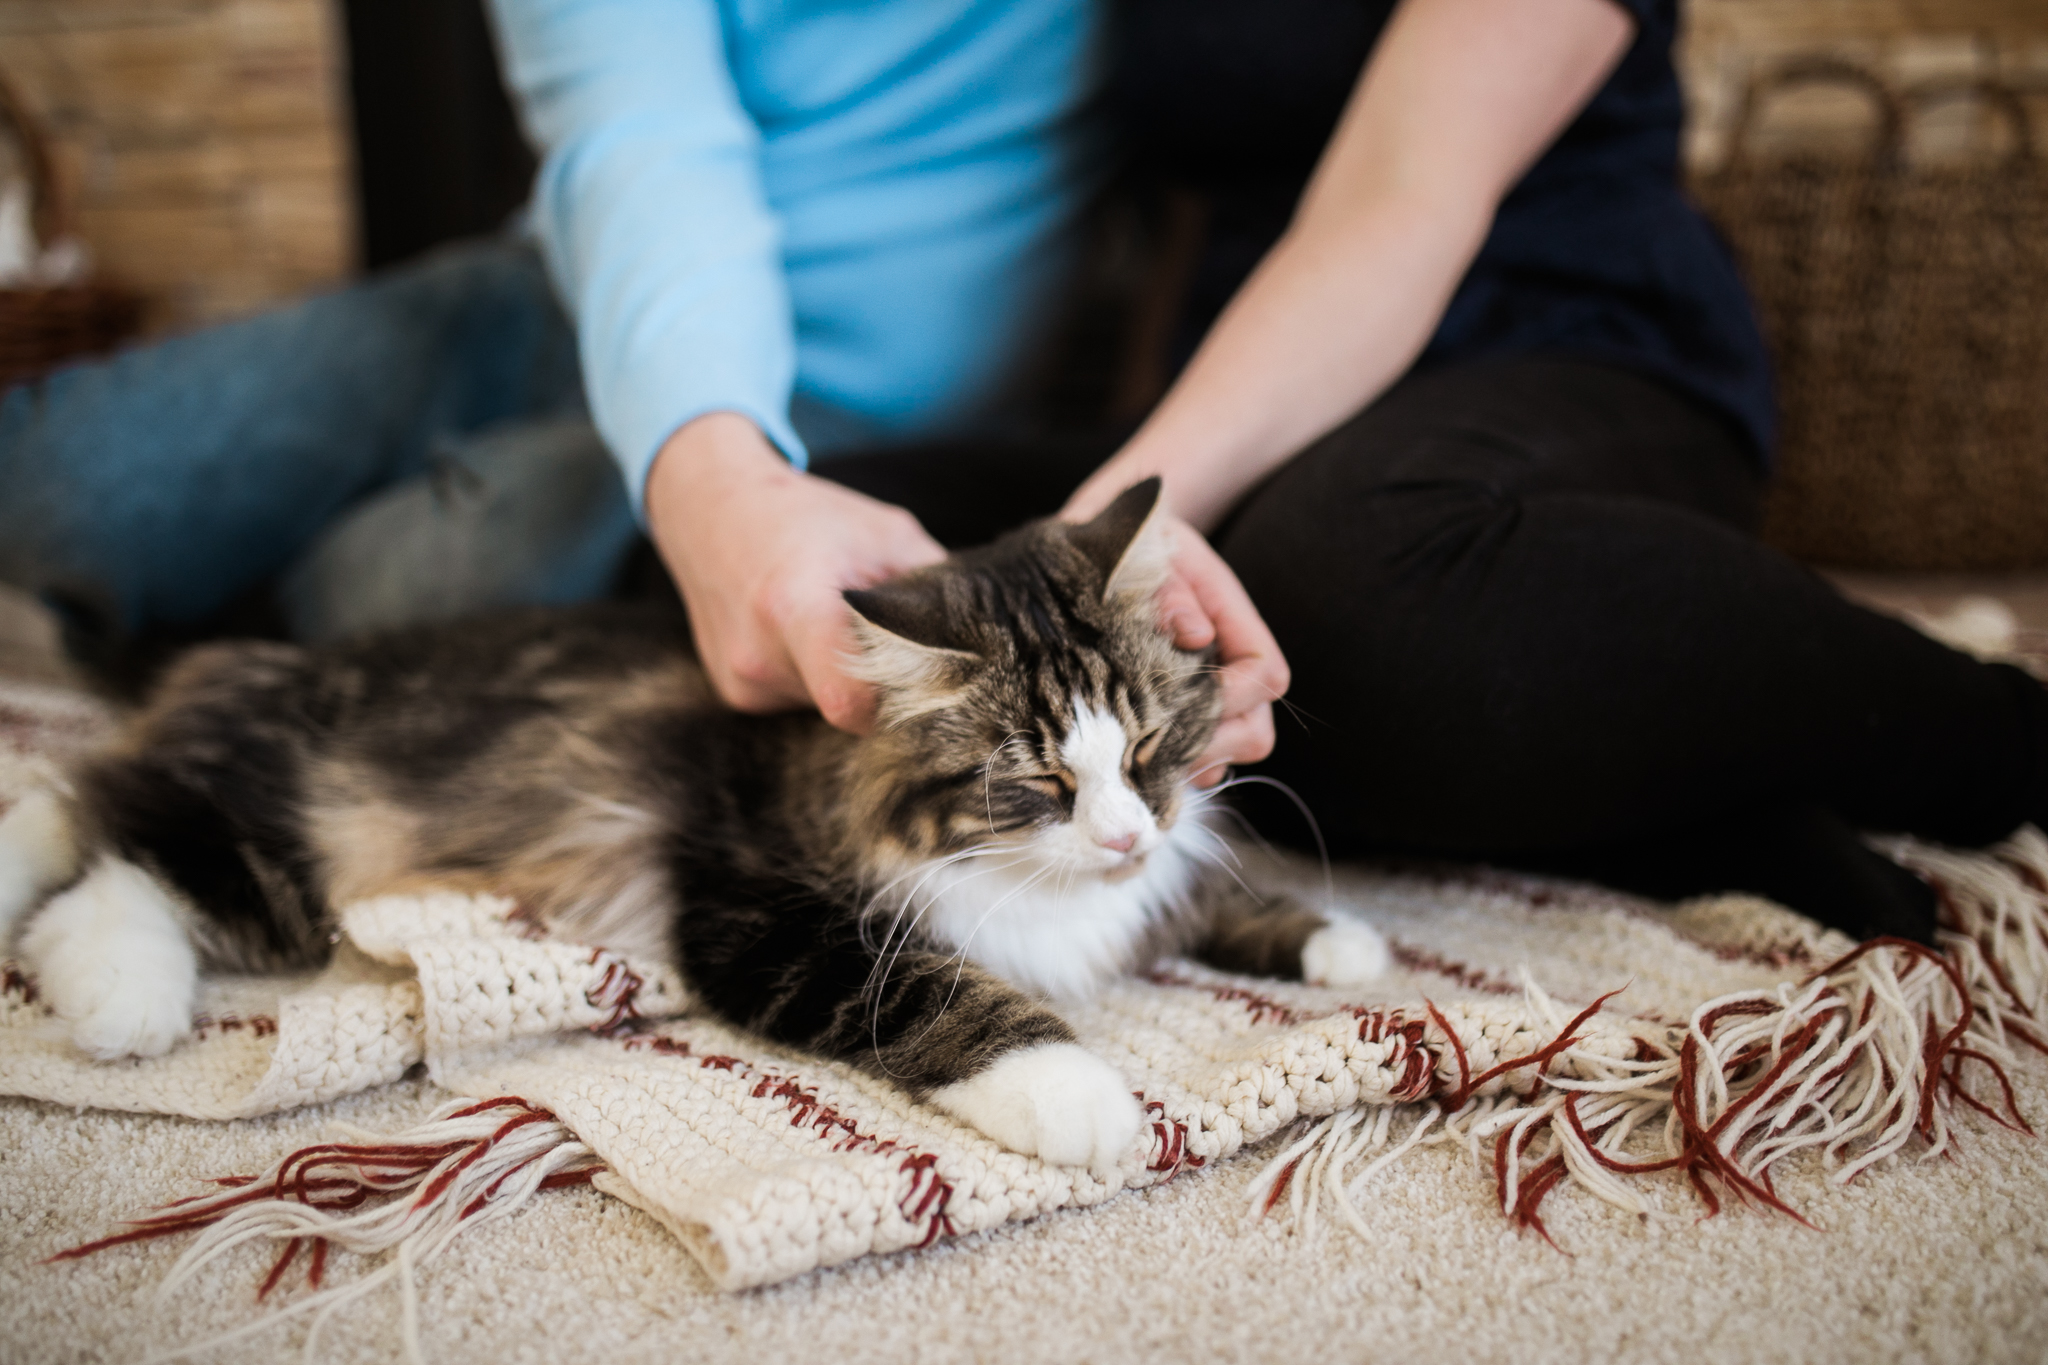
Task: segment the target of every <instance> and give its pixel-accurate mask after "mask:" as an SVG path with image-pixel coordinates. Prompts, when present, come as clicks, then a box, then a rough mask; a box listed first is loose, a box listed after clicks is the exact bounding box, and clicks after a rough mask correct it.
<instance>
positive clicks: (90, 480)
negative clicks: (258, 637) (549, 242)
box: [0, 241, 635, 641]
mask: <svg viewBox="0 0 2048 1365" xmlns="http://www.w3.org/2000/svg"><path fill="white" fill-rule="evenodd" d="M634 535H635V529H634V524H633V518H632V513H631V509H630V506H629V504H628V500H627V497H626V491H625V488H624V486H623V485H622V483H621V481H620V478H619V475H618V472H617V470H616V468H615V467H614V466H613V464H612V462H611V460H610V459H609V457H608V456H607V455H606V453H605V451H604V448H603V446H602V444H601V443H600V442H599V441H598V438H597V435H596V433H595V431H594V430H593V429H592V428H591V425H590V422H589V419H588V416H587V414H586V410H585V406H584V398H583V387H582V382H581V380H580V378H579V376H578V372H577V360H576V343H575V337H574V335H573V333H572V331H571V329H570V326H569V322H568V319H567V318H566V317H565V316H564V315H563V313H562V310H561V307H560V305H559V304H558V303H557V301H556V299H555V296H554V294H553V291H552V290H551V288H550V286H549V284H548V281H547V277H546V273H545V271H544V270H543V268H542V266H541V263H540V261H539V258H538V256H537V255H536V254H535V253H534V252H533V251H532V250H531V249H530V248H528V247H526V246H524V245H521V244H518V243H513V242H505V241H489V242H481V243H474V244H465V245H462V246H457V247H453V248H449V249H445V250H443V251H441V252H438V253H436V254H434V255H432V256H429V257H427V258H425V259H423V260H421V261H419V262H417V263H415V264H412V265H409V266H406V267H403V268H401V269H398V270H395V271H392V272H390V273H388V274H384V275H381V276H378V277H375V278H373V279H371V280H368V281H366V282H364V283H362V284H358V285H355V286H353V287H350V288H347V289H343V290H341V291H339V292H337V293H333V294H328V295H324V296H322V297H318V298H314V299H311V300H308V301H306V302H303V303H299V304H296V305H294V306H291V307H288V308H285V309H282V310H280V311H277V312H272V313H267V314H264V315H262V316H260V317H256V318H252V319H249V320H248V321H245V322H238V323H233V324H229V325H227V326H222V327H215V328H211V329H209V330H206V331H202V332H197V333H194V334H191V335H188V336H181V337H175V338H172V339H170V340H167V341H162V342H159V343H156V344H154V345H150V346H144V347H139V348H136V349H133V350H129V351H124V352H122V353H120V354H118V355H115V356H112V357H110V358H108V359H106V360H102V361H94V362H89V363H86V364H81V365H75V366H71V367H69V368H67V369H64V370H60V371H58V372H57V373H55V374H53V375H50V376H49V377H48V378H46V379H44V380H42V381H40V382H38V383H33V384H27V385H22V386H18V387H16V388H14V389H11V390H9V391H8V392H6V393H5V395H4V396H0V581H5V582H8V583H12V584H14V585H16V586H18V587H21V588H25V589H27V590H29V591H30V592H33V593H35V594H37V595H38V596H40V597H42V598H43V599H44V600H45V601H47V602H50V603H51V604H52V605H53V606H56V607H57V608H58V610H59V612H60V614H62V615H63V616H64V617H65V619H66V625H67V627H68V628H69V629H70V630H71V631H72V632H73V633H74V638H77V637H81V636H82V637H83V638H85V639H86V640H88V641H89V640H90V639H91V638H92V637H94V636H99V637H103V638H105V639H111V640H121V639H127V638H130V637H133V636H136V635H139V634H145V633H158V632H162V633H172V634H175V633H179V632H181V631H185V630H189V629H192V628H195V627H197V626H199V625H201V624H202V623H204V622H206V621H208V620H209V619H210V618H213V617H215V616H217V615H218V614H219V613H221V612H222V611H223V610H224V609H226V608H228V607H229V606H230V605H231V604H236V603H242V602H246V601H247V600H248V599H249V598H250V595H251V594H263V595H267V596H268V597H269V599H270V605H272V606H274V607H275V608H276V610H277V612H278V613H279V614H281V616H282V618H283V620H284V622H285V623H286V625H287V626H288V628H289V630H290V632H291V633H292V634H293V635H294V636H295V637H297V638H300V639H304V640H309V641H319V640H326V639H333V638H337V637H340V636H344V635H349V634H353V633H356V632H358V631H361V630H364V629H368V628H372V627H381V626H389V625H397V624H406V623H411V622H417V621H429V620H440V619H446V618H448V617H452V616H456V615H460V614H462V613H465V612H468V611H472V610H476V609H480V608H484V607H492V606H503V605H512V604H519V603H536V602H569V601H578V600H582V599H587V598H590V597H594V596H598V595H600V594H602V593H603V592H604V591H605V590H606V588H607V587H608V586H609V585H610V583H611V581H612V578H613V576H614V575H615V573H616V571H617V568H618V565H619V562H620V560H621V558H622V557H623V556H624V554H625V553H626V551H627V550H628V549H629V548H630V547H631V545H632V543H633V538H634Z"/></svg>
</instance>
